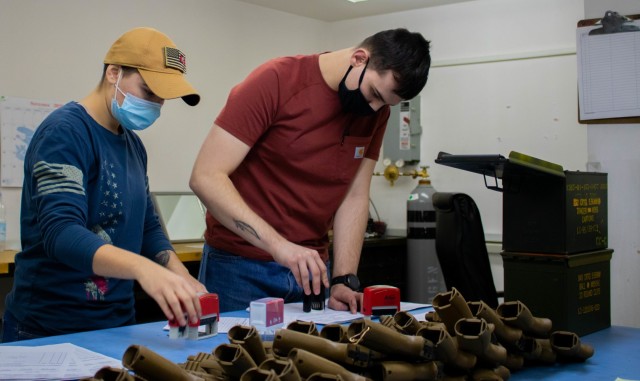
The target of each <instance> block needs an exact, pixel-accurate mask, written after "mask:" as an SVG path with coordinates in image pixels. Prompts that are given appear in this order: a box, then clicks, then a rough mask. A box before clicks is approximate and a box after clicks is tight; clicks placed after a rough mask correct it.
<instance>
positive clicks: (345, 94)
mask: <svg viewBox="0 0 640 381" xmlns="http://www.w3.org/2000/svg"><path fill="white" fill-rule="evenodd" d="M368 64H369V63H368V62H367V65H368ZM351 69H353V66H349V69H348V70H347V73H346V74H345V75H344V77H343V78H342V81H340V85H338V97H340V103H341V104H342V111H344V112H350V113H352V114H355V115H358V116H367V115H373V114H375V110H374V109H372V108H371V106H369V102H367V100H366V99H365V97H364V95H362V91H360V85H361V84H362V78H364V72H365V71H366V70H367V66H366V65H365V67H364V69H363V70H362V74H360V81H359V82H358V88H357V89H355V90H349V89H347V86H346V85H345V80H346V79H347V76H348V75H349V72H351Z"/></svg>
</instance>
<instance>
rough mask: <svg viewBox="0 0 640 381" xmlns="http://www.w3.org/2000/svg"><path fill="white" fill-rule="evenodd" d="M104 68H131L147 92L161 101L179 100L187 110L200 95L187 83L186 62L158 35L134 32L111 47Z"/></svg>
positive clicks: (148, 31) (147, 30)
mask: <svg viewBox="0 0 640 381" xmlns="http://www.w3.org/2000/svg"><path fill="white" fill-rule="evenodd" d="M104 63H105V64H113V65H121V66H128V67H134V68H136V69H138V72H139V73H140V75H141V76H142V79H144V81H145V83H146V84H147V86H149V88H150V89H151V91H153V93H154V94H155V95H157V96H159V97H160V98H162V99H173V98H182V100H184V101H185V102H186V103H187V104H188V105H189V106H195V105H197V104H198V102H200V95H199V94H198V92H197V91H196V89H194V88H193V86H191V84H190V83H189V82H187V80H186V78H185V73H186V72H187V60H186V57H185V55H184V53H182V52H181V51H180V50H179V49H178V48H177V47H176V45H175V44H174V43H173V41H171V39H170V38H169V37H167V36H166V35H165V34H163V33H162V32H160V31H158V30H156V29H153V28H135V29H131V30H130V31H128V32H126V33H125V34H123V35H122V36H120V38H118V40H116V42H114V43H113V45H111V48H110V49H109V51H108V52H107V56H106V57H105V58H104Z"/></svg>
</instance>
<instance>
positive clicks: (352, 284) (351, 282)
mask: <svg viewBox="0 0 640 381" xmlns="http://www.w3.org/2000/svg"><path fill="white" fill-rule="evenodd" d="M345 283H346V284H347V286H348V287H349V288H350V289H352V290H354V291H356V290H358V289H360V280H359V279H358V277H357V276H355V275H353V274H349V275H347V279H346V282H345Z"/></svg>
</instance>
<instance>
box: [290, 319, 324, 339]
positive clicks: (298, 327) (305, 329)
mask: <svg viewBox="0 0 640 381" xmlns="http://www.w3.org/2000/svg"><path fill="white" fill-rule="evenodd" d="M287 329H290V330H292V331H298V332H302V333H306V334H308V335H313V336H320V333H319V332H318V327H317V326H316V323H314V322H312V321H302V320H295V321H292V322H291V323H289V324H288V325H287Z"/></svg>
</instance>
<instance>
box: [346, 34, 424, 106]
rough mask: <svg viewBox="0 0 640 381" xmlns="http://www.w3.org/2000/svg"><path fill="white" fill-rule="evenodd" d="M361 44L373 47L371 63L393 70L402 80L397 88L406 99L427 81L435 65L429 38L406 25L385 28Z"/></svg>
mask: <svg viewBox="0 0 640 381" xmlns="http://www.w3.org/2000/svg"><path fill="white" fill-rule="evenodd" d="M358 47H359V48H365V49H367V50H369V52H370V58H369V67H371V68H372V69H374V70H377V71H385V70H391V71H392V72H393V77H394V78H395V79H396V82H398V87H397V88H396V89H395V90H394V92H395V93H396V94H398V96H400V97H401V98H402V99H411V98H413V97H415V96H416V95H418V94H419V93H420V91H422V88H423V87H424V85H425V84H426V83H427V78H428V77H429V67H430V66H431V56H430V55H429V41H427V40H425V38H424V37H422V35H421V34H420V33H412V32H409V31H408V30H406V29H404V28H398V29H390V30H385V31H382V32H378V33H376V34H374V35H373V36H370V37H367V38H366V39H365V40H364V41H362V43H360V45H359V46H358Z"/></svg>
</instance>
